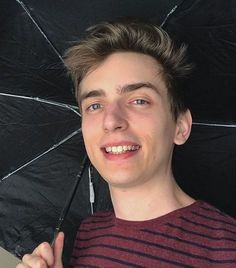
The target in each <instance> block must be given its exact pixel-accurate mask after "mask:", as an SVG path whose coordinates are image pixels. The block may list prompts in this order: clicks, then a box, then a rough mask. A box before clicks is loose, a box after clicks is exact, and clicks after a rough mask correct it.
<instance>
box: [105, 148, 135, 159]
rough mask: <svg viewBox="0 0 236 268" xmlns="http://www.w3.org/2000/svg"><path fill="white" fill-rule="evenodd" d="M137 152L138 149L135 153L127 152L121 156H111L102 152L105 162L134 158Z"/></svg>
mask: <svg viewBox="0 0 236 268" xmlns="http://www.w3.org/2000/svg"><path fill="white" fill-rule="evenodd" d="M138 151H139V149H138V150H135V151H128V152H125V153H121V154H111V153H106V152H105V151H104V150H103V155H104V156H105V158H106V159H107V160H111V161H116V160H123V159H127V158H129V157H132V156H135V155H136V154H137V153H138Z"/></svg>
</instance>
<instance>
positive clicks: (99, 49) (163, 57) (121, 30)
mask: <svg viewBox="0 0 236 268" xmlns="http://www.w3.org/2000/svg"><path fill="white" fill-rule="evenodd" d="M122 51H124V52H125V51H129V52H137V53H142V54H146V55H149V56H151V57H153V58H154V59H156V61H157V63H159V65H161V67H162V68H163V72H162V75H163V79H164V81H165V83H166V86H167V89H168V97H169V100H170V108H171V113H172V115H173V117H174V119H175V120H177V118H178V115H179V114H180V113H182V112H185V111H186V110H187V106H186V104H185V102H184V99H183V94H182V93H183V89H182V88H181V85H182V82H181V81H182V80H183V78H185V77H187V75H188V74H189V71H190V70H191V66H192V65H191V64H189V63H188V62H187V58H186V45H184V44H181V45H180V46H178V47H177V46H176V45H175V44H174V42H173V41H172V40H171V38H170V37H169V35H168V34H167V33H166V32H165V31H164V30H163V29H162V28H160V27H157V26H155V25H152V24H148V23H143V22H135V21H132V22H104V23H100V24H97V25H94V26H92V27H90V28H88V29H87V31H86V36H85V37H84V38H83V39H82V40H80V41H79V42H78V43H77V44H75V45H74V46H72V47H71V48H69V49H68V50H67V51H66V52H65V54H64V60H65V66H66V67H67V70H68V73H69V74H70V76H71V78H72V80H73V82H74V87H75V94H76V97H78V96H79V85H80V82H81V81H82V79H83V78H84V77H85V76H86V74H88V72H90V71H91V70H94V69H95V68H96V67H98V66H99V65H100V64H101V63H102V62H103V61H104V60H105V59H106V58H107V57H108V56H109V55H111V54H112V53H115V52H122ZM78 102H79V100H78ZM79 104H80V102H79Z"/></svg>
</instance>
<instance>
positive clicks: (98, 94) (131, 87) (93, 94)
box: [79, 82, 160, 103]
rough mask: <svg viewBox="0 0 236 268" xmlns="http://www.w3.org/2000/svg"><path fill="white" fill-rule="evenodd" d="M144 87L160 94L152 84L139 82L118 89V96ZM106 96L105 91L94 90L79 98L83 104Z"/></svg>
mask: <svg viewBox="0 0 236 268" xmlns="http://www.w3.org/2000/svg"><path fill="white" fill-rule="evenodd" d="M143 87H145V88H150V89H153V90H154V91H156V92H157V93H158V94H160V92H159V90H158V88H157V87H156V86H154V85H153V84H152V83H150V82H138V83H132V84H127V85H124V86H121V87H118V88H117V92H118V94H120V95H122V94H125V93H128V92H132V91H135V90H138V89H140V88H143ZM105 95H106V93H105V91H104V90H103V89H94V90H90V91H89V92H85V93H83V94H81V95H80V97H79V101H80V103H82V102H83V101H84V100H85V99H88V98H92V97H101V96H105Z"/></svg>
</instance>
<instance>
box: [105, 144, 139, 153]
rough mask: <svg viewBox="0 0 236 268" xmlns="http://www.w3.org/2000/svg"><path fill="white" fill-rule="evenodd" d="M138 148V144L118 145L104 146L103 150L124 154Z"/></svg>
mask: <svg viewBox="0 0 236 268" xmlns="http://www.w3.org/2000/svg"><path fill="white" fill-rule="evenodd" d="M139 148H140V146H139V145H119V146H109V147H105V148H104V149H105V152H106V153H108V154H124V153H127V152H133V151H137V150H138V149H139Z"/></svg>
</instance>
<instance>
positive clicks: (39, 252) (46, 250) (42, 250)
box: [31, 242, 54, 267]
mask: <svg viewBox="0 0 236 268" xmlns="http://www.w3.org/2000/svg"><path fill="white" fill-rule="evenodd" d="M31 255H32V256H36V257H40V259H42V261H44V262H45V263H46V265H47V266H50V265H52V264H53V262H54V256H53V249H52V247H51V246H50V245H49V243H47V242H43V243H42V244H40V245H39V246H38V247H37V248H36V249H35V250H34V251H33V253H32V254H31ZM40 267H41V266H40Z"/></svg>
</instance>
